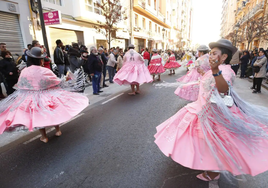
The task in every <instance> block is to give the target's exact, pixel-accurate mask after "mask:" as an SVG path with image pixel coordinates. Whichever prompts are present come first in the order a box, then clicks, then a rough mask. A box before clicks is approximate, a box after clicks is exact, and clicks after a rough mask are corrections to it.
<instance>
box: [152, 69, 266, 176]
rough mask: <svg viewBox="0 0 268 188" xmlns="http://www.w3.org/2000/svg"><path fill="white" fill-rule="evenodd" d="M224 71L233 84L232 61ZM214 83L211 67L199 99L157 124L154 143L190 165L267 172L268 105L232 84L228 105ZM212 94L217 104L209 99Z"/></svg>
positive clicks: (233, 170) (203, 168)
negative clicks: (239, 92) (253, 102)
mask: <svg viewBox="0 0 268 188" xmlns="http://www.w3.org/2000/svg"><path fill="white" fill-rule="evenodd" d="M220 70H222V74H223V76H224V78H225V80H226V81H228V82H229V84H230V85H231V84H232V82H233V79H234V78H235V74H234V72H233V71H232V69H231V67H230V65H221V66H220ZM215 84H216V83H215V78H214V77H213V76H212V72H211V70H210V71H208V72H207V73H206V74H205V75H204V76H203V77H202V79H201V82H200V90H199V95H198V100H197V101H195V102H192V103H190V104H188V105H187V106H185V107H184V108H182V109H181V110H179V111H178V112H177V113H176V114H175V115H173V116H172V117H170V118H169V119H168V120H166V121H165V122H164V123H162V124H161V125H159V126H157V128H156V129H157V133H156V134H155V143H156V144H157V146H158V147H159V149H160V150H161V151H162V152H163V153H164V154H165V155H166V156H170V157H171V158H172V159H173V160H174V161H175V162H177V163H179V164H181V165H183V166H185V167H188V168H191V169H196V170H206V171H223V172H224V171H229V172H231V173H232V174H233V175H239V174H250V175H253V176H255V175H257V174H260V173H262V172H264V171H267V170H268V158H267V156H268V134H267V133H268V130H267V125H268V118H267V117H268V116H267V114H268V113H267V111H268V109H267V108H264V107H259V106H254V105H251V104H248V103H247V102H245V101H243V100H242V99H241V98H240V97H239V96H238V95H237V94H236V93H235V92H234V91H233V89H232V87H231V86H230V87H229V89H230V93H231V94H230V95H231V97H232V98H233V100H234V105H233V106H232V107H231V108H229V107H227V106H226V105H225V103H224V101H223V99H222V97H221V95H220V94H219V93H218V91H217V89H216V86H215ZM212 95H214V96H215V98H214V97H213V98H214V99H215V101H216V103H212V102H210V98H211V96H212ZM265 110H266V111H265Z"/></svg>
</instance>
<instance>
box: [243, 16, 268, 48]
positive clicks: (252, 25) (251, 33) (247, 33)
mask: <svg viewBox="0 0 268 188" xmlns="http://www.w3.org/2000/svg"><path fill="white" fill-rule="evenodd" d="M267 21H268V20H267V15H266V16H263V17H261V18H257V19H248V20H247V21H246V25H245V27H244V29H243V30H242V37H243V39H245V40H247V42H248V44H247V50H249V46H250V44H251V43H252V41H253V40H254V39H259V40H260V39H263V40H268V27H267Z"/></svg>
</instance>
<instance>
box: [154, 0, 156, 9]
mask: <svg viewBox="0 0 268 188" xmlns="http://www.w3.org/2000/svg"><path fill="white" fill-rule="evenodd" d="M154 10H156V0H154Z"/></svg>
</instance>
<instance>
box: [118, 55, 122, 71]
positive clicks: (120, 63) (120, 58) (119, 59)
mask: <svg viewBox="0 0 268 188" xmlns="http://www.w3.org/2000/svg"><path fill="white" fill-rule="evenodd" d="M117 63H118V64H117V70H119V69H121V68H122V66H123V58H122V57H121V55H119V56H118V58H117Z"/></svg>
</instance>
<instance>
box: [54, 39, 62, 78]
mask: <svg viewBox="0 0 268 188" xmlns="http://www.w3.org/2000/svg"><path fill="white" fill-rule="evenodd" d="M56 44H57V47H56V48H55V50H54V62H55V64H56V65H57V67H58V70H59V77H62V76H63V75H64V70H65V62H64V54H63V51H62V49H61V47H62V46H63V43H62V42H61V40H59V39H58V40H56Z"/></svg>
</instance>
